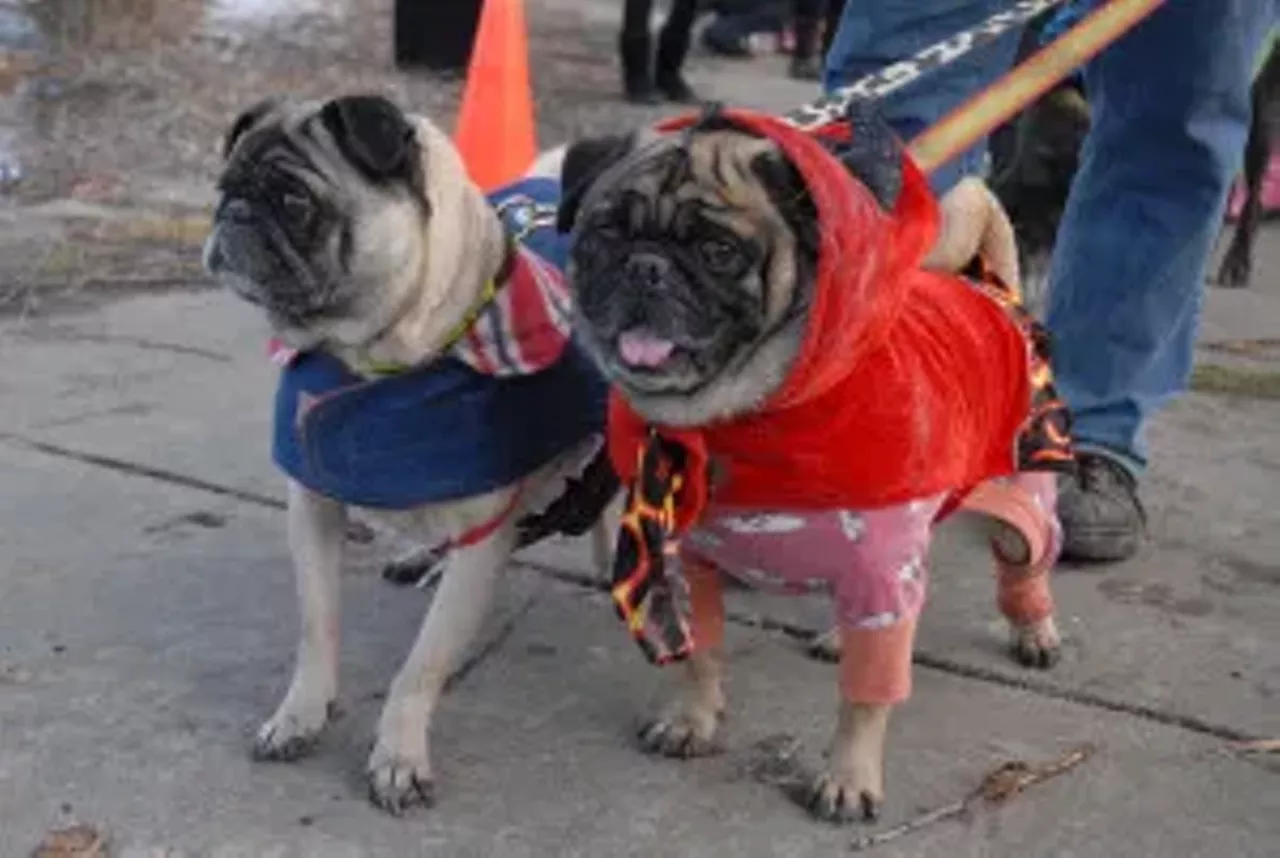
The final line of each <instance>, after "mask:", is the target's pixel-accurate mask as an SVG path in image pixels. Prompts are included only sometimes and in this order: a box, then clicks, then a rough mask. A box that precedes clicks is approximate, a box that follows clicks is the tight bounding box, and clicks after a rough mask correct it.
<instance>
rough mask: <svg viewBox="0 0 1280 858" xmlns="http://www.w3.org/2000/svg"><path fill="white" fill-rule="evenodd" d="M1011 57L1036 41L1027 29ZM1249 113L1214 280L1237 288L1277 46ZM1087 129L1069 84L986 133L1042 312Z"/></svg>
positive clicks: (1279, 80)
mask: <svg viewBox="0 0 1280 858" xmlns="http://www.w3.org/2000/svg"><path fill="white" fill-rule="evenodd" d="M1028 36H1029V37H1028V38H1027V39H1025V40H1024V42H1023V45H1022V47H1020V49H1019V52H1018V61H1019V62H1020V61H1021V60H1022V59H1023V58H1025V57H1026V56H1028V55H1029V54H1030V53H1031V52H1032V51H1033V50H1034V49H1035V47H1036V46H1037V44H1036V42H1035V39H1034V35H1033V34H1032V33H1031V32H1030V31H1029V33H1028ZM1252 102H1253V118H1252V121H1251V124H1250V126H1249V138H1248V143H1247V144H1246V147H1245V158H1244V192H1245V197H1244V205H1243V208H1242V211H1241V214H1240V218H1239V220H1238V221H1237V223H1236V225H1235V232H1234V234H1233V235H1232V238H1231V244H1230V245H1229V247H1228V248H1227V251H1226V253H1225V254H1224V255H1223V258H1222V262H1221V265H1220V267H1219V269H1218V272H1217V276H1216V277H1215V278H1214V282H1215V283H1216V284H1217V285H1219V286H1222V287H1226V288H1244V287H1247V286H1248V285H1249V279H1250V277H1251V275H1252V273H1253V245H1254V239H1255V238H1256V236H1257V231H1258V226H1259V224H1260V223H1261V221H1262V218H1263V215H1264V211H1263V201H1262V184H1263V179H1264V178H1265V176H1266V172H1267V164H1268V162H1269V160H1270V157H1271V143H1272V140H1273V139H1274V138H1275V136H1276V134H1277V131H1280V45H1276V46H1273V47H1272V49H1271V51H1270V53H1269V54H1268V55H1267V59H1266V62H1265V63H1264V64H1263V66H1262V69H1261V70H1260V71H1259V73H1258V75H1257V77H1256V78H1255V79H1254V82H1253V88H1252ZM1088 129H1089V105H1088V101H1087V99H1086V96H1085V93H1084V91H1083V89H1082V88H1081V87H1080V86H1079V84H1078V83H1076V82H1074V81H1068V82H1066V83H1064V84H1061V85H1060V86H1058V87H1056V88H1054V89H1053V90H1051V91H1050V92H1049V93H1048V94H1047V95H1046V96H1044V97H1043V98H1042V99H1040V100H1039V101H1037V102H1036V103H1035V104H1034V105H1032V106H1031V107H1029V108H1027V110H1025V111H1023V112H1022V113H1021V114H1019V115H1018V116H1017V117H1016V118H1015V119H1014V120H1012V121H1011V122H1010V123H1008V124H1007V125H1005V126H1004V127H1002V128H1001V129H1000V130H999V131H997V132H996V133H995V134H993V135H992V139H991V177H990V184H991V188H992V190H993V191H994V192H995V194H996V196H997V198H999V200H1000V202H1001V203H1002V204H1003V205H1004V207H1005V209H1006V211H1007V212H1008V214H1009V219H1010V220H1011V221H1012V222H1013V226H1014V231H1015V233H1016V235H1017V238H1018V251H1019V261H1020V265H1021V269H1022V278H1023V286H1024V290H1025V291H1026V300H1027V303H1028V305H1030V306H1031V307H1032V308H1033V309H1035V310H1037V311H1038V310H1039V309H1041V307H1042V305H1043V303H1044V299H1045V280H1046V276H1047V274H1048V267H1049V260H1050V258H1051V256H1052V253H1053V244H1054V239H1055V237H1056V236H1057V232H1058V224H1059V222H1060V221H1061V219H1062V213H1063V210H1064V209H1065V208H1066V202H1067V194H1068V193H1069V191H1070V189H1071V182H1072V180H1073V179H1074V178H1075V173H1076V170H1077V168H1078V167H1079V160H1080V150H1081V147H1082V146H1083V144H1084V138H1085V135H1086V134H1087V133H1088Z"/></svg>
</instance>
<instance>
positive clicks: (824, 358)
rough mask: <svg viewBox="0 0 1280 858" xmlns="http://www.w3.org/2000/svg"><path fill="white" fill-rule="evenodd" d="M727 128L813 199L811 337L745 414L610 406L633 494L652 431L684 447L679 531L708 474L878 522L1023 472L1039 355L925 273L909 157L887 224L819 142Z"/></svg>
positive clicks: (796, 503) (753, 492)
mask: <svg viewBox="0 0 1280 858" xmlns="http://www.w3.org/2000/svg"><path fill="white" fill-rule="evenodd" d="M723 116H724V117H725V118H727V119H729V120H731V121H732V122H734V123H735V124H737V125H738V126H740V127H741V128H742V129H743V130H746V131H748V132H751V133H755V134H759V135H761V136H764V137H767V138H769V139H771V140H773V141H774V142H776V143H777V145H778V146H779V147H780V148H781V150H782V151H783V152H784V153H785V154H786V156H787V157H788V158H789V159H790V160H791V161H792V163H793V164H794V165H795V166H796V168H797V169H798V170H799V172H800V174H801V175H802V176H803V178H804V179H805V182H806V184H807V185H808V189H809V193H810V194H811V195H812V197H813V201H814V203H815V205H816V208H817V212H818V218H819V221H820V231H821V242H820V249H819V253H818V264H817V275H816V277H817V284H816V291H815V294H814V300H813V304H812V309H811V311H810V315H809V320H808V328H807V331H806V334H805V339H804V342H803V346H802V348H801V351H800V353H799V355H798V357H797V359H796V361H795V363H794V366H793V368H792V370H791V372H790V374H789V375H788V377H787V379H786V382H785V383H784V385H783V386H782V387H781V389H779V390H778V391H776V393H775V394H774V395H773V396H772V397H771V399H770V400H769V401H768V402H767V403H766V404H765V405H764V406H763V407H762V408H760V409H759V410H758V411H756V412H755V413H752V414H749V415H745V416H742V417H737V418H734V419H731V420H728V421H726V422H723V423H718V424H714V425H708V426H704V427H701V428H698V429H674V428H671V427H664V426H652V425H650V424H649V423H647V422H646V421H645V419H644V418H642V417H640V416H639V415H637V414H636V413H635V412H634V411H632V410H631V408H630V407H629V406H628V405H627V403H626V402H625V401H624V400H623V399H622V398H621V397H620V396H619V395H618V394H617V393H616V392H614V393H613V395H612V398H611V401H610V406H609V446H610V450H611V456H612V459H613V463H614V466H615V468H616V469H617V470H618V473H619V475H620V476H621V477H622V479H623V480H624V482H627V483H630V482H631V481H633V480H635V478H636V477H637V471H638V466H639V461H640V455H641V451H643V449H644V448H645V446H646V444H647V443H648V440H649V437H650V433H651V432H656V433H657V434H658V435H660V436H661V437H662V438H663V439H665V440H667V441H670V442H674V443H676V444H678V445H679V446H680V447H682V448H683V449H684V452H685V461H684V467H683V469H682V470H683V471H684V473H683V476H682V481H681V488H680V490H679V491H678V493H677V494H676V498H675V501H676V503H675V510H674V512H675V516H674V517H675V521H674V524H675V528H674V529H675V530H676V531H677V532H679V531H682V530H684V529H686V528H687V527H689V526H690V525H692V524H694V523H695V522H696V521H697V520H698V518H699V516H700V515H701V514H702V512H703V510H704V508H705V506H706V504H707V503H708V501H709V500H711V497H710V495H711V491H712V490H711V486H710V484H709V480H708V475H709V470H708V462H709V460H711V459H714V460H715V462H716V485H715V488H714V500H715V502H716V503H717V504H723V505H728V506H746V507H755V508H770V507H784V508H845V509H871V508H876V507H883V506H887V505H890V504H896V503H901V502H906V501H910V500H913V499H916V498H921V497H926V496H930V495H934V494H937V493H939V492H947V491H952V492H962V491H964V490H965V489H968V488H970V487H972V486H975V485H977V484H978V483H980V482H982V481H983V480H986V479H989V478H992V477H998V476H1002V475H1007V474H1010V473H1012V472H1013V471H1014V470H1015V468H1016V467H1017V464H1018V463H1017V439H1018V434H1019V430H1020V429H1021V427H1022V426H1023V424H1024V423H1025V422H1026V421H1027V419H1028V414H1029V404H1030V402H1031V393H1032V388H1031V381H1030V373H1029V371H1028V367H1029V350H1028V341H1027V339H1026V336H1025V335H1024V333H1023V332H1022V331H1020V330H1019V328H1018V326H1017V325H1015V324H1014V323H1013V321H1012V320H1011V319H1010V317H1009V315H1008V313H1007V312H1006V311H1005V310H1004V309H1002V307H1001V306H1000V305H999V304H998V303H997V302H996V301H993V300H992V299H991V298H990V297H988V296H987V295H985V294H983V292H981V291H979V290H978V289H977V288H975V287H974V285H973V284H972V283H971V282H970V281H967V280H965V279H963V278H960V277H957V276H951V275H946V274H938V273H932V272H928V271H924V270H922V269H921V268H920V263H921V260H922V259H923V258H924V256H925V255H926V253H927V252H928V251H929V249H930V248H931V246H932V244H933V242H934V239H935V236H936V233H937V229H938V217H939V215H938V208H937V205H936V202H935V200H934V199H933V196H932V194H931V192H930V191H929V188H928V185H927V182H926V180H925V177H924V175H923V174H922V173H921V172H920V170H919V169H918V168H916V166H915V165H914V163H912V162H911V160H910V158H909V157H906V156H904V160H905V161H906V163H905V164H904V165H903V168H904V176H903V184H902V188H901V191H900V193H899V195H898V199H897V201H896V205H895V208H894V210H893V211H892V212H888V213H886V212H885V211H884V210H883V209H882V208H881V206H880V205H879V204H878V203H877V201H876V199H875V198H874V197H873V195H872V194H871V192H870V191H869V190H868V189H867V188H866V187H865V186H864V185H863V184H862V183H861V182H860V181H859V180H858V179H857V178H856V177H854V176H853V175H852V174H851V173H850V172H849V171H848V169H847V168H846V167H845V166H844V165H843V164H842V163H841V162H840V161H839V160H838V159H837V158H835V157H833V156H832V155H831V153H830V152H829V151H828V150H827V149H826V148H824V146H823V144H822V143H821V142H820V141H819V140H817V139H815V138H814V137H812V136H810V135H808V134H806V133H804V132H802V131H799V130H797V129H795V128H793V127H791V126H789V125H787V124H785V123H783V122H781V121H779V120H777V119H775V118H772V117H769V116H764V115H760V114H755V113H750V112H746V111H737V110H732V111H725V113H724V114H723ZM696 121H697V118H696V117H683V118H680V119H676V120H673V121H671V122H669V123H667V124H665V125H663V126H662V127H661V130H666V131H671V130H677V129H680V128H684V127H687V126H688V125H690V124H692V123H694V122H696Z"/></svg>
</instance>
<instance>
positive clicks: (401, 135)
mask: <svg viewBox="0 0 1280 858" xmlns="http://www.w3.org/2000/svg"><path fill="white" fill-rule="evenodd" d="M320 121H321V122H322V123H324V127H325V128H326V129H327V130H328V132H329V133H330V134H331V135H333V139H334V142H335V143H337V144H338V148H339V149H341V150H342V154H343V155H344V156H345V157H346V158H347V160H348V161H350V162H351V164H352V165H354V166H355V167H356V169H358V170H360V172H361V173H363V174H364V175H365V176H366V177H367V178H368V179H369V180H370V181H373V182H381V181H386V180H388V179H409V180H412V179H414V178H415V176H416V174H417V171H418V159H417V158H416V157H415V155H416V152H417V141H416V138H415V136H414V131H413V126H412V125H411V124H410V123H409V120H408V118H407V117H406V116H405V115H404V113H403V112H402V111H401V110H400V108H399V107H397V106H396V105H395V104H393V103H392V102H391V101H389V100H388V99H386V98H383V97H382V96H380V95H346V96H342V97H341V98H335V99H333V100H332V101H330V102H329V103H328V104H326V105H325V106H324V107H323V108H321V110H320Z"/></svg>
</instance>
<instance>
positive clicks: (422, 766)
mask: <svg viewBox="0 0 1280 858" xmlns="http://www.w3.org/2000/svg"><path fill="white" fill-rule="evenodd" d="M366 778H367V780H368V783H369V801H371V802H373V803H374V805H376V806H377V807H379V808H381V809H382V810H385V811H386V812H387V813H390V814H392V815H393V816H400V815H401V814H403V813H404V812H405V811H408V810H412V809H413V808H415V807H424V808H427V807H431V806H432V805H434V804H435V801H436V798H435V782H434V781H433V780H432V778H431V764H430V763H429V762H428V761H427V757H426V755H425V754H423V755H421V756H418V755H402V754H395V753H393V752H392V751H390V749H387V748H384V747H383V746H381V745H379V746H377V747H376V748H374V750H373V754H372V756H370V757H369V768H368V771H367V773H366Z"/></svg>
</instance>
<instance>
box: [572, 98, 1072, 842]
mask: <svg viewBox="0 0 1280 858" xmlns="http://www.w3.org/2000/svg"><path fill="white" fill-rule="evenodd" d="M562 182H563V186H564V193H565V197H564V200H563V202H562V204H561V210H560V227H561V229H563V230H565V231H568V232H570V233H571V236H572V244H571V250H570V262H569V266H568V274H569V280H570V284H571V290H572V293H573V298H574V303H575V314H576V318H575V325H576V329H577V333H578V335H579V337H580V339H581V342H582V343H583V345H584V347H585V348H586V350H587V351H588V353H589V354H591V355H592V356H593V357H594V359H595V360H596V362H597V363H598V364H599V366H600V367H601V369H602V370H603V371H604V373H605V374H606V375H607V376H608V378H609V380H610V382H611V384H612V386H613V393H612V398H611V402H610V407H609V427H608V435H609V451H610V457H611V459H612V461H613V464H614V467H615V469H616V470H617V471H618V473H619V475H620V476H621V478H622V480H623V482H624V484H625V485H626V486H627V487H628V501H627V506H626V512H625V515H624V518H623V524H622V528H621V531H620V533H619V538H618V545H617V556H616V559H615V567H614V579H613V599H614V603H615V607H616V609H617V612H618V613H619V615H620V616H621V617H622V619H623V620H624V621H625V623H626V625H627V627H628V629H629V631H630V632H631V634H632V635H633V636H634V637H635V639H636V641H637V642H638V643H639V644H640V646H641V648H642V650H643V651H644V653H645V655H646V656H647V657H648V658H649V659H650V660H651V661H653V662H655V663H658V664H666V663H670V662H675V661H682V662H685V664H684V665H683V669H684V671H685V674H686V676H687V683H686V687H685V688H684V689H683V691H684V693H683V694H682V695H681V696H680V697H679V699H677V700H676V701H674V702H673V703H672V704H671V705H670V706H669V707H668V708H666V709H664V710H663V711H662V712H660V713H659V714H658V715H657V716H656V717H655V718H654V719H652V720H651V721H649V722H648V723H646V724H645V725H644V726H643V728H642V729H641V732H640V739H641V743H642V744H643V746H644V747H645V748H646V749H648V750H650V751H652V752H655V753H661V754H665V755H669V756H676V757H688V756H694V755H698V754H702V753H707V752H709V751H711V750H713V749H714V748H715V747H716V744H717V736H716V734H717V731H718V728H719V725H720V721H721V716H722V713H723V711H724V707H725V700H724V695H723V692H722V687H721V676H722V671H723V664H722V656H723V651H722V637H723V625H724V613H723V608H722V604H721V593H720V586H721V575H722V574H728V575H733V576H735V577H738V578H740V579H742V580H745V581H746V582H748V583H751V584H754V585H758V586H763V587H771V588H774V589H778V590H782V591H784V592H811V591H813V590H824V591H827V592H830V593H831V594H832V596H833V598H834V601H835V604H836V609H837V610H836V617H837V623H836V630H835V632H834V637H835V640H836V642H837V643H838V649H839V661H840V670H839V677H840V678H839V682H840V690H841V703H840V708H839V712H838V715H837V724H836V728H835V733H834V738H833V740H832V747H831V753H830V755H829V759H828V763H827V765H826V768H825V771H823V772H822V773H821V774H820V775H819V776H818V777H817V778H816V780H815V781H814V783H813V784H812V786H811V788H810V790H809V792H808V804H809V807H810V809H811V810H812V812H813V813H814V814H815V815H816V816H818V817H820V818H824V819H830V820H843V819H848V818H855V817H866V818H871V817H874V816H875V815H876V814H877V813H878V810H879V807H880V805H881V802H882V800H883V795H884V789H883V757H884V738H885V729H886V725H887V723H888V717H889V713H890V711H891V709H892V707H893V706H894V705H895V704H898V703H900V702H902V701H904V700H905V699H906V698H907V697H908V696H909V694H910V688H911V650H912V642H913V639H914V635H915V630H916V624H917V617H918V615H919V612H920V609H921V607H922V604H923V601H924V595H925V583H926V572H927V553H928V548H929V544H930V541H931V537H932V532H933V528H934V526H935V525H936V524H937V523H938V522H939V521H941V520H942V519H944V518H945V517H946V516H947V515H949V514H950V513H952V512H954V511H956V510H959V509H969V510H973V511H977V512H980V513H983V514H985V515H986V516H987V517H989V519H990V520H991V521H992V523H993V532H992V549H993V554H994V557H995V565H996V568H997V572H998V574H997V581H998V604H999V607H1000V610H1001V611H1002V613H1003V614H1004V615H1005V617H1006V618H1007V619H1008V621H1009V623H1010V626H1011V629H1012V651H1013V653H1014V655H1015V656H1016V657H1017V658H1018V660H1019V661H1021V662H1022V663H1023V664H1026V665H1029V666H1035V667H1049V666H1050V665H1052V664H1053V663H1054V662H1055V661H1056V660H1057V657H1058V653H1059V648H1060V642H1059V637H1058V633H1057V630H1056V628H1055V626H1054V621H1053V603H1052V599H1051V597H1050V593H1049V582H1048V570H1049V569H1050V568H1051V567H1052V565H1053V563H1054V561H1055V559H1056V556H1057V552H1058V548H1059V542H1060V531H1059V527H1058V524H1057V518H1056V514H1055V503H1056V496H1055V472H1056V471H1062V470H1064V469H1067V468H1069V467H1071V463H1072V452H1071V446H1070V440H1069V419H1068V414H1067V412H1066V409H1065V407H1064V406H1063V404H1062V402H1061V400H1060V399H1059V398H1058V397H1057V396H1056V394H1055V392H1054V388H1053V383H1052V376H1051V373H1050V368H1049V363H1048V344H1047V341H1046V338H1045V335H1044V333H1043V332H1042V330H1041V329H1040V328H1039V326H1038V325H1037V324H1036V323H1035V322H1034V321H1033V320H1032V319H1031V317H1030V316H1029V315H1028V314H1026V313H1025V312H1024V311H1023V310H1022V309H1021V306H1020V303H1019V299H1018V292H1017V265H1016V256H1017V254H1016V249H1015V247H1014V244H1013V237H1012V231H1011V230H1010V229H1009V227H1008V221H1007V219H1006V218H1004V216H1003V213H1002V212H1001V211H1000V209H999V206H998V205H997V204H996V203H995V202H994V198H993V197H992V196H991V194H990V193H989V192H987V191H986V189H985V187H983V186H981V185H980V184H976V183H969V184H964V185H962V186H961V187H960V188H958V189H957V191H956V192H954V193H953V194H950V195H948V197H947V198H946V199H945V200H944V203H943V207H942V208H943V209H944V210H945V217H944V216H943V215H942V214H940V208H939V205H938V204H937V202H936V201H935V200H934V198H933V197H932V195H931V194H930V192H929V189H928V186H927V183H926V181H925V178H924V176H923V175H922V173H921V172H920V170H919V169H918V168H917V167H916V166H915V165H914V163H913V162H912V161H911V159H910V157H909V156H908V155H907V154H906V153H905V152H904V150H903V149H902V147H901V146H900V145H899V143H898V142H897V141H896V139H895V138H894V137H893V136H892V134H891V133H890V132H889V131H888V129H887V128H886V127H885V126H884V125H883V123H881V122H880V121H879V120H878V118H877V116H876V114H875V113H874V108H873V107H871V106H869V105H866V104H861V103H860V104H855V105H854V107H853V108H851V110H850V112H849V113H848V115H847V116H846V117H845V119H844V120H843V121H840V122H836V123H833V124H831V125H829V126H827V127H825V128H823V129H821V130H820V131H818V132H816V133H806V132H803V131H800V130H798V129H796V128H794V127H792V126H790V125H788V124H786V123H784V122H783V121H781V120H778V119H776V118H773V117H769V116H764V115H760V114H755V113H751V112H746V111H738V110H712V111H708V112H704V113H702V114H700V115H695V116H688V117H684V118H680V119H675V120H672V121H670V122H667V123H665V124H663V125H661V126H659V127H658V128H656V129H653V130H646V131H644V132H641V133H638V134H634V135H630V136H625V137H605V138H598V139H592V140H584V141H580V142H578V143H577V144H575V145H573V146H572V147H570V149H569V151H568V153H567V155H566V159H565V163H564V167H563V173H562ZM969 263H973V264H971V265H970V264H969ZM965 266H968V267H967V269H966V270H968V271H969V274H970V276H961V275H960V274H958V273H951V272H953V271H955V270H957V269H960V268H962V267H965Z"/></svg>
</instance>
